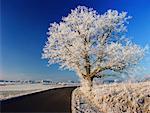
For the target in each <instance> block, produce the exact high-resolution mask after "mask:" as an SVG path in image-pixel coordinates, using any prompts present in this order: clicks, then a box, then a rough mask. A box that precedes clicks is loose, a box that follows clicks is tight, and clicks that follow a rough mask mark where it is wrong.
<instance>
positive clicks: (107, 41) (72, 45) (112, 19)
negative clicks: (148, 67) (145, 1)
mask: <svg viewBox="0 0 150 113" xmlns="http://www.w3.org/2000/svg"><path fill="white" fill-rule="evenodd" d="M128 19H130V16H127V13H126V12H121V13H118V11H116V10H108V11H107V12H106V13H104V14H102V15H99V14H98V13H97V12H96V11H95V10H93V9H92V8H87V7H84V6H78V7H77V8H76V9H74V10H71V13H70V14H69V15H68V16H67V17H63V18H62V21H61V22H60V23H53V24H51V25H50V27H49V29H48V30H49V32H48V41H47V42H46V45H45V47H44V49H43V54H42V56H43V58H46V59H48V63H49V64H53V63H58V64H60V67H61V68H63V69H69V70H73V71H75V72H76V73H77V74H78V75H79V77H80V78H81V79H82V80H83V81H84V83H85V84H84V85H87V86H89V87H90V88H91V87H92V80H93V78H94V77H96V76H101V72H103V71H105V70H113V71H122V70H125V69H127V68H129V67H130V66H133V65H136V64H137V63H138V62H139V61H140V60H141V59H142V58H143V56H144V49H142V48H141V47H140V46H138V45H136V44H134V43H132V42H131V41H129V40H128V39H127V38H125V33H126V32H127V29H126V25H127V24H128Z"/></svg>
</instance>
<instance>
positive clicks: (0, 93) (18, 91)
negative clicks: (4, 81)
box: [0, 84, 77, 100]
mask: <svg viewBox="0 0 150 113" xmlns="http://www.w3.org/2000/svg"><path fill="white" fill-rule="evenodd" d="M71 86H77V84H67V85H59V84H57V85H51V84H49V85H43V84H15V85H4V86H0V100H6V99H10V98H14V97H19V96H23V95H28V94H33V93H37V92H41V91H45V90H49V89H54V88H63V87H71Z"/></svg>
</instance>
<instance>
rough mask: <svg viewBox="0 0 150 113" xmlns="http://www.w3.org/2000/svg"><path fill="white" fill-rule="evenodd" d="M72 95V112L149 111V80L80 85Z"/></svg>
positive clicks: (125, 112)
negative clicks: (89, 89) (89, 88)
mask: <svg viewBox="0 0 150 113" xmlns="http://www.w3.org/2000/svg"><path fill="white" fill-rule="evenodd" d="M72 96H73V97H72V98H73V100H72V105H73V106H72V111H73V113H80V112H83V113H150V81H149V82H140V83H114V84H104V85H96V86H94V88H93V89H92V91H86V89H85V88H84V87H81V88H77V89H76V90H74V92H73V95H72Z"/></svg>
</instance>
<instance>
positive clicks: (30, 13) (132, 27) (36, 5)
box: [0, 0, 150, 80]
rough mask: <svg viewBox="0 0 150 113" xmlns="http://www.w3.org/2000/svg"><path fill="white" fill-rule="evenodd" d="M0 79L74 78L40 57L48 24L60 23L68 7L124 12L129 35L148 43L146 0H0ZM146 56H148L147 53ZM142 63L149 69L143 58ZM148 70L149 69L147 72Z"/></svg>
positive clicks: (149, 23)
mask: <svg viewBox="0 0 150 113" xmlns="http://www.w3.org/2000/svg"><path fill="white" fill-rule="evenodd" d="M0 2H1V29H0V31H1V32H0V34H1V35H0V38H1V44H0V47H1V55H0V59H1V60H2V61H1V66H2V68H1V69H0V76H1V77H0V79H52V80H68V79H71V80H75V79H77V76H76V75H75V73H74V72H69V71H68V70H66V71H61V70H58V65H52V66H51V67H47V61H46V60H42V59H41V53H42V48H43V46H44V44H45V41H46V40H47V35H46V32H47V29H48V27H49V24H50V23H53V22H59V21H60V20H61V18H62V16H67V15H68V13H70V10H71V9H74V8H76V7H77V6H78V5H85V6H87V7H92V8H94V9H95V10H97V12H98V13H104V12H105V11H107V10H108V9H116V10H118V11H119V12H120V11H127V12H128V14H129V15H131V16H132V17H133V18H132V19H131V20H130V24H129V26H128V34H127V35H128V36H131V37H133V41H134V42H135V43H137V44H139V45H141V46H144V45H146V44H150V7H149V0H1V1H0ZM148 57H149V56H148ZM145 62H146V63H143V64H144V66H146V67H147V68H150V63H149V62H148V60H145ZM147 72H148V73H150V71H147Z"/></svg>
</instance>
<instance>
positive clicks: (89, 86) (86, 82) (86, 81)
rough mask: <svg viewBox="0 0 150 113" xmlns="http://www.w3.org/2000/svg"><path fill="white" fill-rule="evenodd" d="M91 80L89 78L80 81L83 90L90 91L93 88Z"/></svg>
mask: <svg viewBox="0 0 150 113" xmlns="http://www.w3.org/2000/svg"><path fill="white" fill-rule="evenodd" d="M92 82H93V79H92V78H90V77H86V78H83V79H82V80H81V84H82V87H85V88H86V89H85V90H88V91H91V90H92V87H93V83H92Z"/></svg>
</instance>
